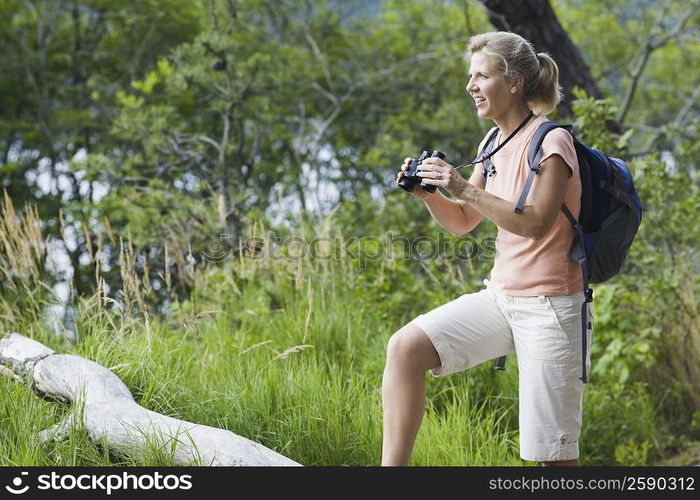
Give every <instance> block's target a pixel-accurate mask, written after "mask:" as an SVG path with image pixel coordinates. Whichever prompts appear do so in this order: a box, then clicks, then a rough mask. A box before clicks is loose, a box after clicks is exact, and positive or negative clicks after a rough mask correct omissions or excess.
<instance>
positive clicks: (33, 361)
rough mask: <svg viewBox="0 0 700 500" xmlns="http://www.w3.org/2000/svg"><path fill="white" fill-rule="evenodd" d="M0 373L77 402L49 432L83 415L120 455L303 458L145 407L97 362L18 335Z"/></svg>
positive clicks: (227, 460)
mask: <svg viewBox="0 0 700 500" xmlns="http://www.w3.org/2000/svg"><path fill="white" fill-rule="evenodd" d="M0 366H2V367H4V369H3V370H0V374H3V375H6V376H11V377H13V378H20V379H22V380H28V381H31V383H32V384H33V386H34V388H35V389H36V390H37V391H38V392H39V393H41V394H44V395H46V396H49V397H52V398H55V399H58V400H59V401H63V402H66V403H71V402H75V403H78V404H76V405H75V406H76V408H80V412H79V413H80V414H79V415H78V414H76V413H75V412H74V413H72V414H71V415H70V416H69V418H68V419H67V421H66V422H63V423H61V424H56V425H55V426H53V427H52V428H51V429H48V430H46V431H43V433H42V437H43V438H50V437H51V436H61V435H65V434H66V432H68V431H69V429H70V422H71V420H72V419H76V418H78V419H80V420H81V423H82V424H83V425H84V427H85V429H86V430H87V432H88V434H89V436H90V438H91V439H92V440H93V441H94V442H95V443H99V444H105V445H106V446H108V447H109V449H110V450H113V451H115V452H117V453H119V452H126V453H130V454H134V453H136V454H138V453H139V452H140V451H141V450H144V449H145V448H146V447H147V446H154V445H155V446H164V447H165V449H168V450H170V451H171V455H172V459H173V463H174V464H176V465H239V466H289V465H300V464H298V463H297V462H294V461H293V460H291V459H289V458H287V457H285V456H283V455H281V454H279V453H277V452H275V451H273V450H271V449H269V448H266V447H265V446H263V445H261V444H260V443H256V442H255V441H251V440H249V439H246V438H244V437H242V436H238V435H237V434H234V433H233V432H230V431H227V430H224V429H218V428H216V427H209V426H206V425H199V424H195V423H192V422H187V421H184V420H178V419H175V418H171V417H168V416H165V415H161V414H160V413H156V412H153V411H150V410H147V409H146V408H143V407H142V406H140V405H139V404H138V403H136V401H134V397H133V396H132V395H131V391H129V389H128V388H127V387H126V385H124V383H123V382H122V381H121V379H120V378H119V377H117V376H116V375H115V374H114V373H112V372H111V371H109V370H108V369H107V368H105V367H104V366H101V365H99V364H97V363H95V362H93V361H90V360H88V359H85V358H82V357H80V356H75V355H72V354H58V353H56V352H55V351H53V350H51V349H49V348H48V347H46V346H45V345H43V344H41V343H39V342H37V341H35V340H32V339H30V338H27V337H25V336H23V335H20V334H18V333H8V334H6V335H5V336H4V337H3V338H2V339H0Z"/></svg>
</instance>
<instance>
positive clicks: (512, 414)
mask: <svg viewBox="0 0 700 500" xmlns="http://www.w3.org/2000/svg"><path fill="white" fill-rule="evenodd" d="M300 231H301V232H300V236H304V237H309V236H310V235H311V236H318V235H319V234H321V233H323V231H326V234H327V235H330V234H331V233H332V231H333V229H332V224H331V223H328V224H325V225H323V226H320V227H317V228H315V229H314V228H311V229H309V228H307V229H305V230H300ZM303 231H306V232H305V233H304V232H303ZM309 231H310V233H309ZM0 232H2V234H3V238H2V254H1V257H0V264H1V265H2V273H3V285H2V295H1V296H0V302H1V303H0V326H1V327H2V334H3V335H4V334H5V333H6V332H10V331H14V332H18V333H21V334H23V335H26V336H28V337H31V338H33V339H36V340H38V341H40V342H42V343H44V344H46V345H47V346H49V347H51V348H52V349H54V350H55V351H57V352H61V353H73V354H77V355H79V356H83V357H85V358H87V359H90V360H93V361H95V362H97V363H99V364H101V365H103V366H105V367H107V368H109V369H110V370H111V371H112V372H113V373H115V374H116V375H117V376H119V377H120V378H121V379H122V380H123V381H124V383H125V384H126V385H127V386H128V387H129V389H130V390H131V391H132V393H133V394H134V397H135V399H136V401H137V402H138V403H139V404H140V405H142V406H143V407H145V408H148V409H150V410H153V411H156V412H159V413H162V414H165V415H168V416H171V417H174V418H178V419H182V420H187V421H191V422H196V423H200V424H205V425H209V426H214V427H220V428H224V429H228V430H230V431H232V432H234V433H236V434H239V435H241V436H244V437H246V438H249V439H252V440H254V441H257V442H260V443H262V444H263V445H265V446H267V447H269V448H271V449H273V450H275V451H277V452H279V453H281V454H283V455H286V456H288V457H289V458H291V459H293V460H295V461H297V462H299V463H301V464H303V465H316V466H319V465H320V466H372V465H378V464H379V462H380V451H381V439H382V429H381V422H382V410H381V379H382V371H383V366H384V361H385V355H386V344H387V340H388V339H389V337H390V336H391V335H392V333H393V332H395V331H396V330H398V329H399V328H400V327H401V326H403V325H404V324H405V323H407V322H408V321H410V320H411V319H412V318H413V317H415V316H416V315H417V314H419V313H421V312H423V311H426V310H429V309H430V308H433V307H435V306H437V305H439V304H441V303H444V302H446V301H448V300H451V299H452V298H454V297H455V294H456V293H467V292H471V291H474V290H476V289H478V288H479V285H478V278H479V277H480V276H478V275H473V274H470V273H469V270H468V269H467V270H466V271H464V270H462V271H460V272H458V271H457V270H456V269H452V268H451V267H450V266H453V265H454V264H451V263H449V262H448V263H442V264H440V265H442V266H447V268H446V272H447V273H448V274H450V275H451V276H457V278H455V279H454V280H453V282H451V283H450V284H449V285H448V286H444V287H438V286H436V281H435V278H434V276H432V274H434V273H431V270H430V268H429V267H426V266H423V265H422V264H420V263H415V262H406V261H405V260H400V259H389V258H382V259H375V260H373V261H372V262H361V261H360V260H358V259H357V258H356V257H350V256H347V255H345V254H340V256H339V257H338V258H335V257H334V258H323V259H319V258H316V259H314V258H311V257H310V256H308V255H303V254H297V255H295V254H294V252H293V249H291V248H281V249H278V250H279V251H278V252H277V258H272V256H271V255H272V253H273V252H259V251H258V252H257V253H256V254H243V252H241V253H240V254H238V255H228V256H226V258H224V259H217V261H216V262H213V261H212V259H209V260H207V259H195V258H191V259H186V258H185V259H181V260H180V261H177V259H176V258H175V257H173V256H174V255H175V254H176V253H177V251H175V250H174V249H169V250H166V251H165V252H164V253H163V254H162V255H161V257H160V258H162V259H165V260H166V261H167V262H168V265H166V266H165V269H166V272H167V274H168V275H167V276H165V275H161V276H160V278H161V279H160V283H161V284H162V286H163V288H162V289H161V290H154V288H153V286H152V282H151V281H150V280H149V279H148V276H147V270H146V266H145V262H144V261H143V260H142V259H139V258H138V257H137V256H136V255H135V253H134V249H133V246H131V244H130V243H129V241H128V239H127V240H126V241H118V243H117V244H116V245H113V248H117V249H118V250H119V251H121V254H122V259H121V261H122V265H121V269H120V272H121V278H122V279H121V283H122V284H121V287H122V288H121V290H120V292H119V293H118V294H107V293H105V289H106V288H105V287H104V286H102V285H104V283H103V281H104V279H103V277H102V276H100V272H101V271H100V266H99V265H97V266H95V268H96V273H97V276H96V282H97V283H98V284H99V286H97V287H96V290H95V293H94V294H93V295H92V296H82V297H75V299H74V300H73V301H72V302H71V303H70V304H69V307H71V308H72V309H71V316H72V318H74V319H73V320H72V321H74V325H73V327H72V328H73V329H74V332H75V338H74V339H72V338H70V336H69V335H67V334H66V333H65V331H64V332H63V334H62V333H61V332H62V330H61V328H57V321H56V320H55V318H53V319H52V317H49V316H47V314H46V310H47V308H48V307H49V306H50V305H51V304H54V303H55V302H56V298H55V297H54V295H53V293H52V291H51V290H52V289H51V287H50V286H49V285H48V284H47V283H45V282H44V281H43V280H44V279H45V272H44V271H43V266H44V265H45V262H46V258H47V256H46V248H47V245H46V241H45V240H44V237H43V236H42V231H41V225H40V221H39V219H38V217H37V215H36V212H35V211H33V210H32V209H31V208H30V207H29V208H26V209H25V210H24V211H23V213H22V215H21V216H20V215H18V214H17V213H15V210H14V208H13V207H12V204H11V202H10V200H8V199H6V200H5V206H4V210H3V220H2V227H0ZM260 234H261V235H263V236H264V232H263V231H262V230H260ZM104 241H108V238H105V240H104ZM92 251H93V255H92V258H93V260H94V261H95V262H99V259H100V252H104V251H106V249H104V248H99V247H98V248H94V249H93V250H92ZM328 251H329V255H330V254H332V253H333V249H332V248H330V249H328ZM170 263H172V265H170ZM436 265H437V264H436ZM412 266H414V267H412ZM421 269H423V271H422V272H421ZM171 271H172V274H171ZM477 274H478V273H477ZM481 278H483V276H481ZM177 280H180V282H184V283H186V284H187V285H188V288H187V289H188V292H187V295H186V296H184V297H183V296H182V295H180V296H178V295H177V294H176V293H175V292H174V291H171V290H170V289H171V288H174V285H173V283H174V282H176V281H177ZM600 290H601V292H600V293H601V294H602V295H603V296H605V293H609V292H604V291H602V290H604V288H602V287H601V288H600ZM158 293H160V294H161V296H165V297H166V300H165V301H160V302H159V304H160V305H159V306H158V307H155V306H154V303H155V302H154V300H153V297H154V296H155V295H157V294H158ZM597 307H598V310H597V311H596V315H597V316H598V317H602V318H603V319H604V318H605V315H606V314H607V312H606V310H605V307H606V302H605V301H604V300H603V301H601V303H600V304H597ZM596 341H597V339H596V340H594V342H596ZM605 354H606V351H605V347H604V346H599V347H597V348H596V350H594V352H593V358H594V359H593V364H594V365H595V364H596V357H598V358H601V357H603V356H604V355H605ZM514 361H515V359H514V358H512V359H509V363H508V366H507V370H506V371H504V372H496V371H495V370H494V365H493V363H491V362H489V363H485V364H483V365H480V366H478V367H475V368H473V369H471V370H468V371H466V372H463V373H459V374H456V375H452V376H449V377H446V378H442V379H436V378H433V377H432V376H430V375H429V374H426V380H427V382H428V383H427V408H426V414H425V419H424V421H423V425H422V427H421V430H420V432H419V435H418V438H417V442H416V447H415V452H414V455H413V458H412V464H413V465H419V466H427V465H434V466H442V465H458V466H464V465H468V466H482V465H489V466H493V465H506V466H508V465H526V466H533V465H537V464H535V463H532V462H524V461H523V460H521V459H520V457H519V452H518V384H517V364H516V363H515V362H514ZM0 391H1V394H2V396H0V464H2V465H5V466H19V465H22V466H63V465H69V466H72V465H81V466H97V465H168V464H171V463H172V462H171V457H172V449H168V448H158V447H157V446H155V445H154V446H151V447H148V448H147V449H146V450H144V451H143V452H142V453H139V454H138V455H135V456H125V455H123V454H121V455H116V454H113V453H111V452H110V450H109V449H106V448H105V447H103V446H100V445H99V443H93V442H91V441H90V440H89V439H88V437H87V433H86V432H85V430H84V429H83V428H81V425H80V423H79V422H76V423H75V424H73V426H72V428H71V430H70V432H69V434H68V436H67V437H66V438H65V439H61V440H42V439H41V438H40V432H41V431H42V430H45V429H48V428H50V427H51V426H52V425H55V424H57V423H60V422H61V421H62V420H63V419H64V418H65V417H66V415H67V414H68V413H69V412H71V411H76V412H78V413H79V411H80V408H74V407H73V406H75V403H74V404H73V405H66V404H63V403H60V402H57V401H52V400H47V399H44V398H42V397H40V395H38V394H36V393H35V391H34V390H33V388H32V387H31V384H29V383H27V382H22V381H17V380H14V379H12V378H10V377H7V376H5V377H0ZM670 397H671V396H668V397H667V399H666V400H664V399H663V398H662V397H661V396H658V392H657V393H655V392H654V391H653V390H651V389H650V387H649V384H648V383H647V382H645V381H644V380H643V379H642V378H641V377H636V378H635V377H631V378H628V379H627V380H625V381H623V382H620V380H619V378H615V379H611V378H609V377H606V376H604V375H603V374H596V372H595V370H594V371H593V373H592V377H591V383H589V384H588V385H587V387H586V392H585V400H584V417H583V418H584V423H583V433H582V436H581V439H580V448H581V460H582V463H583V464H584V465H643V464H651V463H654V461H655V460H657V459H658V458H659V457H660V456H661V455H662V454H663V453H665V451H666V450H668V449H670V448H673V447H674V446H676V447H677V446H680V445H681V444H682V443H681V442H680V441H679V440H678V439H675V438H673V437H672V436H671V435H672V434H673V433H674V431H673V427H672V426H673V422H672V421H671V420H670V418H669V417H667V416H665V414H664V413H663V412H662V411H661V408H662V407H663V406H664V405H665V404H668V402H669V401H670V399H669V398H670ZM202 465H206V464H202Z"/></svg>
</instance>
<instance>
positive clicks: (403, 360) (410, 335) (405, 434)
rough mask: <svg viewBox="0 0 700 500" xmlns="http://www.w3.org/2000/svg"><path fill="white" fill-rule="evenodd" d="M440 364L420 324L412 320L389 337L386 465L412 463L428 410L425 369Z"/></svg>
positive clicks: (385, 384)
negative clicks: (412, 456) (414, 445)
mask: <svg viewBox="0 0 700 500" xmlns="http://www.w3.org/2000/svg"><path fill="white" fill-rule="evenodd" d="M439 366H440V357H439V356H438V353H437V351H436V350H435V347H434V346H433V344H432V342H431V341H430V339H429V338H428V336H427V335H426V333H425V332H424V331H423V330H422V329H421V328H420V327H419V326H417V325H415V324H413V323H409V324H407V325H406V326H404V327H403V328H401V329H400V330H399V331H397V332H396V333H395V334H394V335H393V336H392V337H391V338H390V339H389V344H388V346H387V359H386V366H385V368H384V377H383V379H382V404H383V409H384V441H383V445H382V465H408V462H409V460H410V458H411V451H412V450H413V444H414V443H415V440H416V435H417V434H418V429H419V428H420V424H421V422H422V420H423V413H424V410H425V372H426V371H428V370H430V369H432V368H437V367H439Z"/></svg>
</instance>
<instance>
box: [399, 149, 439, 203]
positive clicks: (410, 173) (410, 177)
mask: <svg viewBox="0 0 700 500" xmlns="http://www.w3.org/2000/svg"><path fill="white" fill-rule="evenodd" d="M428 157H430V158H440V159H441V160H444V159H445V154H444V153H441V152H440V151H433V154H432V155H431V154H430V153H428V152H427V151H423V154H421V155H420V157H419V158H418V159H417V160H411V163H409V165H408V170H406V171H405V172H404V173H403V178H402V179H401V180H400V181H399V187H400V188H401V189H403V190H405V191H408V192H409V193H410V192H411V191H413V190H414V189H415V187H416V184H418V186H419V187H420V188H422V189H423V190H425V191H427V192H429V193H434V192H435V190H436V189H437V186H434V185H432V184H426V183H425V182H423V179H422V178H421V177H419V176H418V165H420V164H421V163H422V162H423V160H425V159H426V158H428Z"/></svg>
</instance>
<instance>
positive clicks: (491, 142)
mask: <svg viewBox="0 0 700 500" xmlns="http://www.w3.org/2000/svg"><path fill="white" fill-rule="evenodd" d="M498 132H499V129H498V128H496V129H494V131H493V132H491V135H490V136H489V138H488V139H487V140H486V144H485V145H484V149H482V150H481V153H479V156H478V158H479V159H478V160H477V162H478V161H480V160H481V158H484V157H486V156H488V155H489V154H491V151H493V147H494V146H495V145H496V136H497V135H498ZM493 170H494V167H493V163H492V162H491V160H490V159H489V158H487V159H486V160H484V173H483V177H484V187H486V180H487V179H488V176H489V175H493V174H492V172H493Z"/></svg>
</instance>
